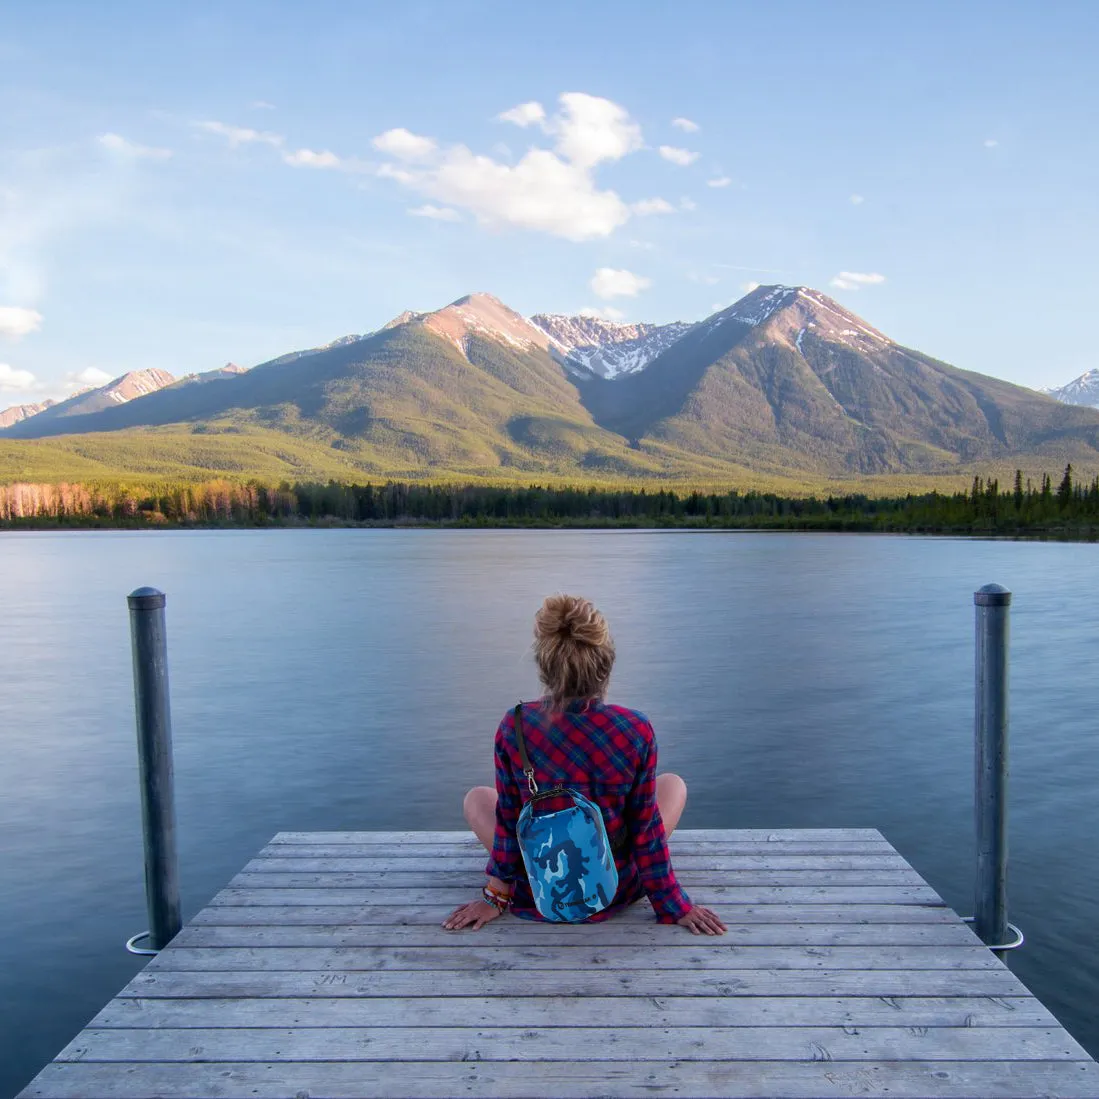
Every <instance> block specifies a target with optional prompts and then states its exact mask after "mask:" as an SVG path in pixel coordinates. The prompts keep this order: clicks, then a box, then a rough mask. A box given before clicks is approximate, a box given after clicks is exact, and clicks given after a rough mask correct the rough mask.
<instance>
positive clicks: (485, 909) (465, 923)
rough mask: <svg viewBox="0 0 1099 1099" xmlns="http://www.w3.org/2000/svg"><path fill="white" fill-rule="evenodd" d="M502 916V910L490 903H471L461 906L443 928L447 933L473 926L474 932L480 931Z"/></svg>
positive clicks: (448, 918)
mask: <svg viewBox="0 0 1099 1099" xmlns="http://www.w3.org/2000/svg"><path fill="white" fill-rule="evenodd" d="M499 915H500V909H498V908H496V907H495V906H494V905H491V904H489V903H488V901H470V902H469V904H460V905H458V907H457V908H455V909H454V911H453V912H451V914H450V915H449V916H447V918H446V919H445V920H443V927H445V928H446V929H447V931H459V930H461V928H463V927H469V926H470V924H472V925H473V930H474V931H480V930H481V928H482V927H484V926H485V924H486V923H491V922H492V921H493V920H494V919H496V917H497V916H499Z"/></svg>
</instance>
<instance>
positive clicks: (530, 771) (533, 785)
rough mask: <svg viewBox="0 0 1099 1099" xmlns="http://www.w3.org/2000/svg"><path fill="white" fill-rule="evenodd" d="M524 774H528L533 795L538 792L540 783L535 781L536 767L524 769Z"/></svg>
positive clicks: (528, 781) (528, 783) (528, 782)
mask: <svg viewBox="0 0 1099 1099" xmlns="http://www.w3.org/2000/svg"><path fill="white" fill-rule="evenodd" d="M523 774H524V775H526V776H527V786H528V787H529V788H530V792H531V795H532V796H533V795H534V794H537V793H538V783H537V782H535V781H534V768H533V767H528V768H526V770H524V771H523Z"/></svg>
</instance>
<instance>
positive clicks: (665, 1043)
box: [57, 1026, 1087, 1063]
mask: <svg viewBox="0 0 1099 1099" xmlns="http://www.w3.org/2000/svg"><path fill="white" fill-rule="evenodd" d="M1086 1056H1087V1055H1086V1054H1085V1053H1084V1051H1083V1050H1082V1049H1081V1048H1080V1046H1079V1044H1078V1043H1077V1042H1076V1041H1074V1040H1073V1039H1072V1038H1071V1037H1069V1035H1068V1034H1067V1033H1065V1031H1063V1030H1061V1029H1060V1028H1059V1027H1000V1028H991V1027H989V1028H980V1029H977V1028H973V1027H927V1028H922V1027H921V1028H916V1029H915V1030H913V1029H912V1028H905V1027H865V1028H862V1027H783V1026H772V1027H758V1026H757V1027H665V1028H651V1027H618V1026H614V1027H610V1026H604V1027H601V1028H600V1030H599V1038H598V1041H592V1035H591V1032H590V1031H589V1030H587V1029H585V1028H584V1027H546V1028H522V1027H483V1028H476V1027H469V1028H466V1027H425V1026H419V1027H304V1028H300V1029H289V1028H281V1027H270V1028H263V1027H241V1028H237V1029H218V1028H195V1029H187V1030H182V1031H180V1030H176V1029H175V1028H173V1027H163V1028H154V1029H123V1028H110V1029H90V1028H89V1029H88V1030H85V1031H84V1032H83V1033H81V1034H80V1035H79V1036H78V1037H76V1038H75V1039H73V1041H72V1042H70V1043H69V1045H67V1046H66V1047H65V1048H64V1049H63V1050H62V1051H61V1052H60V1053H59V1054H58V1056H57V1060H59V1061H129V1062H134V1063H140V1062H142V1061H164V1060H179V1061H248V1060H252V1061H272V1062H279V1061H298V1062H300V1061H361V1062H371V1061H403V1060H407V1059H408V1058H410V1057H416V1058H417V1059H418V1060H430V1061H470V1060H478V1061H575V1060H577V1059H579V1058H582V1057H586V1058H587V1059H588V1060H590V1061H599V1062H604V1061H634V1060H638V1059H640V1058H643V1057H655V1058H657V1059H658V1060H665V1059H671V1058H675V1059H677V1060H679V1061H883V1060H886V1059H889V1060H894V1061H989V1060H1002V1061H1057V1060H1078V1059H1080V1058H1083V1057H1086Z"/></svg>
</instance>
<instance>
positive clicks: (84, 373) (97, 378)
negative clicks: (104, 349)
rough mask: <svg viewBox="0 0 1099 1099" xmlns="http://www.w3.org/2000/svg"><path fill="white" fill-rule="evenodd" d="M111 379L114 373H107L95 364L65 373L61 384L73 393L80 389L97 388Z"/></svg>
mask: <svg viewBox="0 0 1099 1099" xmlns="http://www.w3.org/2000/svg"><path fill="white" fill-rule="evenodd" d="M113 379H114V375H113V374H108V373H107V371H106V370H100V369H99V367H97V366H87V367H85V368H84V369H83V370H79V371H71V372H70V373H68V374H66V375H65V379H64V383H63V384H64V386H65V389H66V391H67V392H69V393H73V392H75V391H77V390H80V389H89V388H98V387H99V386H101V385H106V384H107V383H108V382H109V381H113Z"/></svg>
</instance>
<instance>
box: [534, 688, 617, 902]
mask: <svg viewBox="0 0 1099 1099" xmlns="http://www.w3.org/2000/svg"><path fill="white" fill-rule="evenodd" d="M515 739H516V741H517V743H518V746H519V757H520V759H521V760H522V761H523V774H524V775H526V778H527V785H528V786H529V787H530V800H529V801H528V802H527V803H526V805H524V806H523V811H522V812H521V813H520V814H519V821H518V823H517V824H516V827H515V836H516V839H517V840H518V841H519V850H520V851H521V852H522V855H523V865H524V866H525V867H526V868H527V878H528V879H529V881H530V891H531V893H532V894H533V895H534V906H535V908H537V909H538V912H539V914H540V915H541V916H542V917H543V918H544V919H547V920H553V921H554V922H555V923H577V922H578V921H580V920H585V919H587V918H588V916H594V915H595V913H596V912H602V911H603V909H604V908H606V907H607V906H608V905H609V904H610V903H611V901H613V900H614V895H615V893H616V892H617V891H618V867H617V866H615V863H614V852H613V851H612V850H611V843H610V840H609V839H608V838H607V826H606V824H605V823H604V821H603V812H602V810H601V809H600V808H599V806H598V805H596V804H595V803H594V802H592V801H590V800H589V799H588V798H586V797H584V795H583V794H580V793H578V792H577V791H576V790H570V789H569V788H568V787H567V786H555V787H553V789H552V790H545V791H540V790H539V789H538V783H537V782H535V780H534V768H533V767H532V766H531V763H530V757H529V756H528V755H527V746H526V743H525V741H524V739H523V707H522V703H520V704H519V705H518V706H516V707H515ZM549 798H571V799H572V805H571V806H570V807H569V808H568V809H558V810H554V811H552V812H548V813H536V812H535V809H536V808H537V806H538V803H539V802H541V801H543V800H546V799H549Z"/></svg>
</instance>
